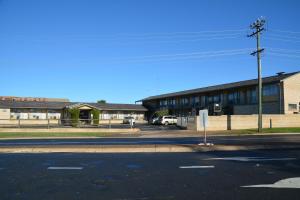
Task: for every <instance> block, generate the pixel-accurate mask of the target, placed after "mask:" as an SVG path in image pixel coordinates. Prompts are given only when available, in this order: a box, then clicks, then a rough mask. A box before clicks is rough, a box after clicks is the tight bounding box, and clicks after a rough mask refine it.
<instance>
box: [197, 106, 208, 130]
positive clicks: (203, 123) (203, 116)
mask: <svg viewBox="0 0 300 200" xmlns="http://www.w3.org/2000/svg"><path fill="white" fill-rule="evenodd" d="M199 119H200V127H202V128H206V127H208V110H207V109H205V110H199Z"/></svg>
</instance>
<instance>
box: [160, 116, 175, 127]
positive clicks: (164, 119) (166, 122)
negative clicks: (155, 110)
mask: <svg viewBox="0 0 300 200" xmlns="http://www.w3.org/2000/svg"><path fill="white" fill-rule="evenodd" d="M160 124H163V125H169V124H177V117H175V116H171V115H170V116H163V117H162V118H161V119H160Z"/></svg>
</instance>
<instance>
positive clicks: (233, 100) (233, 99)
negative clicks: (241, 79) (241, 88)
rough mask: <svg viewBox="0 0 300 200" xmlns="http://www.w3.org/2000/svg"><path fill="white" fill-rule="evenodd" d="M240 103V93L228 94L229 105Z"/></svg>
mask: <svg viewBox="0 0 300 200" xmlns="http://www.w3.org/2000/svg"><path fill="white" fill-rule="evenodd" d="M239 102H240V93H239V92H231V93H229V94H228V103H229V104H238V103H239Z"/></svg>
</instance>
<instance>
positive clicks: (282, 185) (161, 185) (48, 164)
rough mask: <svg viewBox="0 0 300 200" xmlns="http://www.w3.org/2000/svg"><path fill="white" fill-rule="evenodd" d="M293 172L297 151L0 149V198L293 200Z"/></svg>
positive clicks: (299, 173)
mask: <svg viewBox="0 0 300 200" xmlns="http://www.w3.org/2000/svg"><path fill="white" fill-rule="evenodd" d="M299 177H300V151H299V150H273V151H270V150H268V151H265V150H260V151H234V152H206V153H203V152H201V153H171V154H170V153H160V154H159V153H155V154H154V153H153V154H152V153H138V154H88V153H86V154H74V153H73V154H71V153H60V154H55V153H54V154H0V182H1V187H0V199H2V200H5V199H24V200H27V199H28V200H29V199H30V200H33V199H43V200H47V199H64V200H66V199H105V200H110V199H112V200H148V199H160V200H175V199H176V200H182V199H188V200H193V199H195V200H198V199H209V200H213V199H230V200H233V199H239V200H240V199H246V200H247V199H249V200H253V199H266V200H268V199H270V200H271V199H272V200H276V199H289V200H292V199H299V196H300V180H299ZM297 187H298V188H297Z"/></svg>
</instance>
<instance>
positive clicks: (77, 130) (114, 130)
mask: <svg viewBox="0 0 300 200" xmlns="http://www.w3.org/2000/svg"><path fill="white" fill-rule="evenodd" d="M140 131H141V130H140V129H139V128H132V129H131V128H124V129H122V128H118V129H117V128H112V129H109V128H50V129H45V128H0V133H29V132H30V133H61V132H64V133H82V132H84V133H103V132H107V133H136V132H140Z"/></svg>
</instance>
